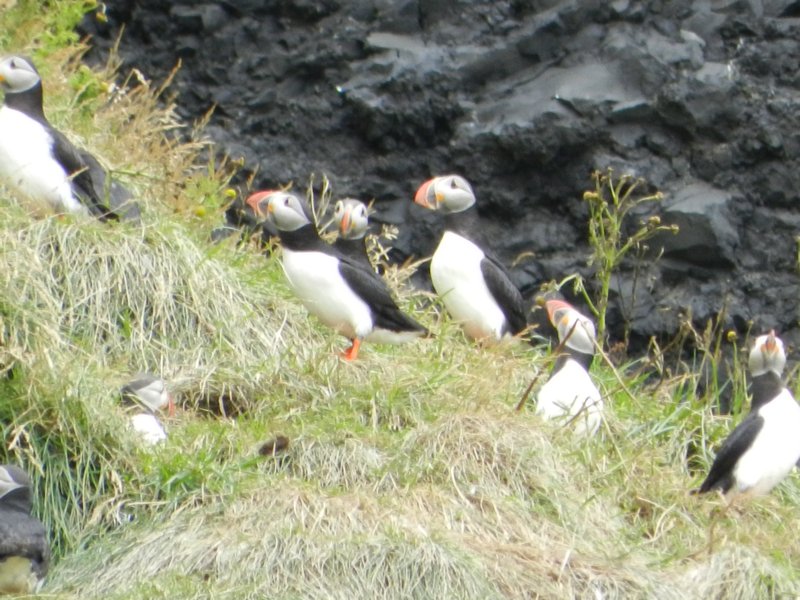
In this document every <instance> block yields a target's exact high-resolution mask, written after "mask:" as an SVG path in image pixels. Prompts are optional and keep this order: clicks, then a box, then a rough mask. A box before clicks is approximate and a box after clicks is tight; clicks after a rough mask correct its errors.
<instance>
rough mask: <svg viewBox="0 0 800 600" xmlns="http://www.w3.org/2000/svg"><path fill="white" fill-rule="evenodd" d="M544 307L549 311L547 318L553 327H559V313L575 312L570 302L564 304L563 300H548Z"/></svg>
mask: <svg viewBox="0 0 800 600" xmlns="http://www.w3.org/2000/svg"><path fill="white" fill-rule="evenodd" d="M544 307H545V309H546V310H547V318H548V319H550V322H551V323H552V324H553V327H557V326H558V314H557V313H560V312H564V311H567V310H574V309H573V308H572V305H571V304H570V303H569V302H564V301H563V300H548V301H546V302H545V303H544Z"/></svg>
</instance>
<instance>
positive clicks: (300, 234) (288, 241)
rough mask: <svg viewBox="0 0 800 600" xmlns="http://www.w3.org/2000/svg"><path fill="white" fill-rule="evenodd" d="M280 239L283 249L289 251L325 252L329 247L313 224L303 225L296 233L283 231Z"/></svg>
mask: <svg viewBox="0 0 800 600" xmlns="http://www.w3.org/2000/svg"><path fill="white" fill-rule="evenodd" d="M280 237H281V244H283V247H284V248H288V249H289V250H301V251H302V250H325V248H328V247H329V246H328V244H326V243H325V242H324V241H323V240H322V238H321V237H319V233H317V229H316V227H314V225H313V224H312V223H308V224H307V225H303V226H302V227H300V228H298V229H295V230H294V231H281V232H280Z"/></svg>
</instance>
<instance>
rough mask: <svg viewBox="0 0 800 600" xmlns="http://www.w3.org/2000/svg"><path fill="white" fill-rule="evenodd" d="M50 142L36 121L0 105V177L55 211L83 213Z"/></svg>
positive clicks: (81, 206)
mask: <svg viewBox="0 0 800 600" xmlns="http://www.w3.org/2000/svg"><path fill="white" fill-rule="evenodd" d="M52 144H53V138H52V137H51V136H50V134H49V133H47V131H46V130H45V129H44V128H43V127H42V126H41V125H40V124H39V123H37V122H36V121H34V120H33V119H31V118H30V117H28V116H26V115H24V114H23V113H21V112H19V111H18V110H14V109H11V108H8V107H7V106H3V107H2V108H0V178H2V180H3V181H4V182H6V183H8V184H9V185H10V186H12V187H13V188H14V189H16V190H17V191H18V192H20V193H22V194H23V195H25V196H26V197H27V199H29V200H33V201H35V202H46V203H47V204H48V205H49V207H50V208H51V209H52V210H55V211H56V212H60V213H61V212H74V213H81V214H86V212H87V210H86V208H85V207H84V206H83V205H82V204H81V203H80V202H78V200H77V199H76V198H75V197H74V196H73V194H72V187H71V185H70V182H69V178H68V177H67V173H66V172H65V171H64V169H63V168H62V167H61V165H60V164H59V163H58V162H57V161H56V160H55V159H54V158H53V156H52V153H51V152H52V151H51V147H52Z"/></svg>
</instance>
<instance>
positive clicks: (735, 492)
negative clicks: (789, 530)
mask: <svg viewBox="0 0 800 600" xmlns="http://www.w3.org/2000/svg"><path fill="white" fill-rule="evenodd" d="M748 364H749V369H750V373H751V375H752V378H753V379H752V383H751V386H750V391H751V393H752V395H753V398H752V405H751V410H750V412H749V413H748V415H747V416H746V417H745V418H744V420H743V421H742V422H741V423H739V425H737V426H736V428H735V429H734V430H733V431H732V432H731V433H730V435H729V436H728V437H727V438H726V439H725V441H724V442H723V443H722V446H721V447H720V449H719V451H718V452H717V456H716V457H715V458H714V462H713V464H712V465H711V470H710V471H709V473H708V476H707V477H706V478H705V480H704V481H703V483H702V484H701V485H700V488H699V489H697V490H695V491H694V492H695V493H700V494H703V493H706V492H710V491H712V490H720V491H721V492H722V493H723V494H724V495H725V496H726V498H727V499H728V500H733V499H734V498H736V497H738V496H759V495H764V494H767V493H769V492H770V491H771V490H772V488H774V487H775V486H776V485H778V484H779V483H780V482H781V481H782V480H783V479H784V477H786V475H788V474H789V472H790V471H791V470H792V467H794V466H795V464H796V463H797V462H798V460H800V435H798V433H799V432H800V405H798V404H797V402H796V401H795V399H794V397H793V396H792V394H791V392H790V391H789V390H788V389H787V388H786V387H785V386H784V385H783V383H782V382H781V379H780V376H781V372H782V371H783V367H784V365H785V364H786V354H785V351H784V349H783V343H782V342H781V340H780V339H779V338H777V337H776V336H775V333H774V332H770V333H769V334H768V335H762V336H759V337H758V338H756V341H755V344H754V346H753V349H752V350H751V351H750V356H749V361H748Z"/></svg>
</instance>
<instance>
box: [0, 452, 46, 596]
mask: <svg viewBox="0 0 800 600" xmlns="http://www.w3.org/2000/svg"><path fill="white" fill-rule="evenodd" d="M31 506H32V503H31V480H30V478H29V477H28V474H27V473H25V471H23V470H22V469H20V468H19V467H17V466H15V465H0V594H31V593H34V592H35V591H36V590H37V589H38V588H39V587H40V586H41V583H42V580H43V579H44V576H45V575H46V574H47V568H48V566H49V564H50V544H49V543H48V542H47V535H46V532H45V529H44V525H42V523H41V521H39V519H37V518H36V517H33V516H31Z"/></svg>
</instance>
